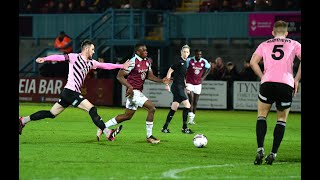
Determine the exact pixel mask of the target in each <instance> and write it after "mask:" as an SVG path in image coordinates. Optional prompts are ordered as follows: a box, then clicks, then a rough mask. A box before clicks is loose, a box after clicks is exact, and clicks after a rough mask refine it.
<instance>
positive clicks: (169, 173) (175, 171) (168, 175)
mask: <svg viewBox="0 0 320 180" xmlns="http://www.w3.org/2000/svg"><path fill="white" fill-rule="evenodd" d="M226 166H234V165H233V164H214V165H208V166H193V167H187V168H183V169H172V170H170V171H167V172H164V173H162V176H163V177H165V178H174V179H178V178H182V177H179V176H177V175H176V174H178V173H181V172H183V171H189V170H192V169H203V168H213V167H226Z"/></svg>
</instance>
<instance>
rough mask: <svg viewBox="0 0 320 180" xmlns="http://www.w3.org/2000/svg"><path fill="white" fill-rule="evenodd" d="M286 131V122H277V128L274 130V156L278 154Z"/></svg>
mask: <svg viewBox="0 0 320 180" xmlns="http://www.w3.org/2000/svg"><path fill="white" fill-rule="evenodd" d="M285 129H286V122H283V121H277V124H276V127H275V128H274V131H273V145H272V151H271V152H272V153H274V154H276V153H277V152H278V149H279V146H280V144H281V141H282V138H283V136H284V131H285Z"/></svg>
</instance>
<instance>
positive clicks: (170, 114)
mask: <svg viewBox="0 0 320 180" xmlns="http://www.w3.org/2000/svg"><path fill="white" fill-rule="evenodd" d="M175 112H176V111H175V110H172V109H170V111H169V113H168V115H167V120H166V123H165V124H164V125H163V129H167V128H168V126H169V124H170V122H171V119H172V118H173V116H174V113H175Z"/></svg>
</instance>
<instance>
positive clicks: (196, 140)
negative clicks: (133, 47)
mask: <svg viewBox="0 0 320 180" xmlns="http://www.w3.org/2000/svg"><path fill="white" fill-rule="evenodd" d="M207 143H208V139H207V137H206V136H205V135H204V134H196V135H195V136H194V137H193V144H194V146H196V147H197V148H203V147H205V146H206V145H207Z"/></svg>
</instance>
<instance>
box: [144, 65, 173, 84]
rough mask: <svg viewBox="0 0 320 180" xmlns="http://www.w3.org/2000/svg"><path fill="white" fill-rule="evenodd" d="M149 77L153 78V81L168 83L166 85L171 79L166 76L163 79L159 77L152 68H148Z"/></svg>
mask: <svg viewBox="0 0 320 180" xmlns="http://www.w3.org/2000/svg"><path fill="white" fill-rule="evenodd" d="M148 79H149V80H151V81H154V82H160V83H163V84H166V85H167V84H170V79H167V78H166V77H164V78H163V79H160V78H158V77H157V76H155V75H154V74H153V71H152V69H151V68H150V69H149V70H148Z"/></svg>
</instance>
